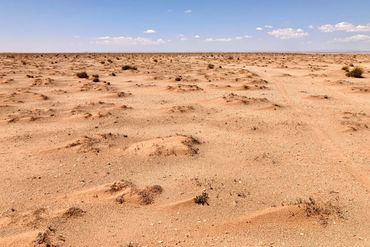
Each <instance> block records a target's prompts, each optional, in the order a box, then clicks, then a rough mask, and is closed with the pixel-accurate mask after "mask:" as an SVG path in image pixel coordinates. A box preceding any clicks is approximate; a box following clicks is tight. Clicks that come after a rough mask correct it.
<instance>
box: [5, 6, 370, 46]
mask: <svg viewBox="0 0 370 247" xmlns="http://www.w3.org/2000/svg"><path fill="white" fill-rule="evenodd" d="M0 13H1V15H0V51H1V52H62V51H65V52H84V51H97V52H105V51H106V52H120V51H123V52H124V51H127V52H130V51H370V1H367V0H362V1H360V0H351V1H348V0H346V1H343V0H320V1H319V0H305V1H303V0H290V1H289V0H244V1H242V0H228V1H226V0H224V1H221V0H187V1H185V0H121V1H119V0H100V1H98V0H0Z"/></svg>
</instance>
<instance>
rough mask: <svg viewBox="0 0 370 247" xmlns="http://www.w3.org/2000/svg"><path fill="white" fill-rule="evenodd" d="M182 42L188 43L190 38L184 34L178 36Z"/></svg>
mask: <svg viewBox="0 0 370 247" xmlns="http://www.w3.org/2000/svg"><path fill="white" fill-rule="evenodd" d="M177 37H178V38H179V39H180V40H181V41H186V40H188V37H186V36H185V35H183V34H179V35H178V36H177Z"/></svg>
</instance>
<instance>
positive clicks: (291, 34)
mask: <svg viewBox="0 0 370 247" xmlns="http://www.w3.org/2000/svg"><path fill="white" fill-rule="evenodd" d="M268 34H269V35H271V36H274V37H275V38H278V39H298V38H303V37H305V36H308V33H306V32H305V31H304V30H303V29H300V28H298V29H293V28H281V29H275V30H272V31H271V32H268Z"/></svg>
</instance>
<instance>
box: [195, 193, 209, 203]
mask: <svg viewBox="0 0 370 247" xmlns="http://www.w3.org/2000/svg"><path fill="white" fill-rule="evenodd" d="M208 199H209V197H208V193H207V192H203V193H202V194H201V195H199V196H196V197H195V198H194V202H195V203H196V204H202V205H203V206H204V205H205V204H207V205H208V206H209V203H208Z"/></svg>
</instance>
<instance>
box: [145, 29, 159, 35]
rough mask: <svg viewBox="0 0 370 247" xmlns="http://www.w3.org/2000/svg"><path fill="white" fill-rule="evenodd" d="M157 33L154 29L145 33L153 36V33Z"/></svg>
mask: <svg viewBox="0 0 370 247" xmlns="http://www.w3.org/2000/svg"><path fill="white" fill-rule="evenodd" d="M156 32H157V31H155V30H154V29H148V30H145V31H144V33H147V34H152V33H156Z"/></svg>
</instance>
